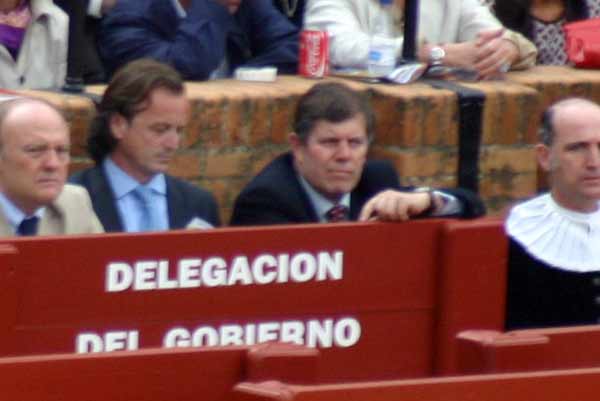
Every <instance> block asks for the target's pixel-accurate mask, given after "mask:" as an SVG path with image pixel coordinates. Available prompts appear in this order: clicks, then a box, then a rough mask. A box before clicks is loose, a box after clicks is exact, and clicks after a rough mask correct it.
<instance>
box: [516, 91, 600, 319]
mask: <svg viewBox="0 0 600 401" xmlns="http://www.w3.org/2000/svg"><path fill="white" fill-rule="evenodd" d="M535 150H536V155H537V160H538V164H539V166H540V167H541V168H542V169H543V170H544V171H545V172H547V173H548V177H549V180H550V192H549V193H547V194H544V195H540V196H538V197H536V198H534V199H532V200H529V201H527V202H524V203H522V204H520V205H517V206H516V207H515V208H513V210H512V211H511V212H510V215H509V217H508V219H507V222H506V231H507V233H508V235H509V237H510V255H509V271H508V293H507V296H508V297H507V317H506V319H507V320H506V327H507V328H508V329H513V328H524V327H545V326H564V325H574V324H592V323H598V322H599V318H600V307H599V304H598V299H600V106H598V105H597V104H595V103H593V102H591V101H589V100H586V99H580V98H570V99H565V100H562V101H559V102H557V103H556V104H554V105H552V106H551V107H550V108H549V109H548V110H547V111H546V112H545V113H544V115H543V117H542V124H541V129H540V143H538V144H537V145H536V147H535Z"/></svg>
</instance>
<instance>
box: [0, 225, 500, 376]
mask: <svg viewBox="0 0 600 401" xmlns="http://www.w3.org/2000/svg"><path fill="white" fill-rule="evenodd" d="M445 224H447V221H444V220H429V221H414V222H410V223H406V224H339V225H335V226H332V225H309V226H293V227H292V226H289V227H269V228H246V229H244V228H242V229H221V230H214V231H211V232H171V233H166V234H145V235H139V234H138V235H127V234H115V235H102V236H82V237H69V238H65V237H62V238H57V237H55V238H37V239H35V238H17V239H9V240H6V241H5V242H4V243H3V244H0V288H3V289H6V290H4V291H2V292H0V314H1V315H2V316H3V318H2V319H0V355H22V354H45V353H56V352H60V353H65V352H74V351H79V352H90V351H111V350H121V349H132V350H134V349H139V348H147V347H161V346H162V347H178V346H189V345H191V346H197V347H201V348H204V347H207V346H213V345H221V346H226V345H252V344H255V343H260V342H265V341H271V340H279V341H288V342H296V343H300V344H304V345H308V346H315V347H317V348H319V349H320V351H321V353H322V358H321V359H320V361H319V363H318V365H317V368H316V369H317V373H316V374H315V379H316V380H318V381H343V380H375V379H377V380H381V379H389V378H400V377H423V376H429V375H431V374H432V373H433V372H434V367H437V372H438V373H444V370H445V369H446V370H450V369H452V368H453V367H454V366H455V359H454V358H455V355H456V353H455V351H453V350H452V349H450V348H452V347H456V342H455V340H454V336H455V335H456V333H457V332H458V330H463V329H465V328H490V329H493V328H497V327H498V326H499V325H501V324H502V319H501V318H499V317H498V316H497V313H496V312H495V311H497V310H499V309H498V308H499V304H502V305H503V297H501V298H499V299H496V298H494V297H493V296H491V297H490V299H488V302H487V303H482V302H471V301H470V300H476V299H478V297H479V295H478V294H481V293H488V294H490V293H491V294H493V292H492V291H490V288H496V287H493V286H490V283H492V284H493V285H495V286H497V285H498V284H497V283H501V282H502V280H503V277H496V278H494V277H492V276H491V275H492V274H501V275H503V274H504V273H503V271H502V272H500V271H499V270H498V269H497V266H498V264H501V263H502V262H503V261H504V259H503V258H504V257H505V256H504V253H505V252H506V251H505V249H504V248H503V245H504V244H503V243H501V242H500V243H499V242H497V238H498V232H499V231H498V227H499V223H498V222H492V223H489V222H488V223H485V222H483V223H482V222H464V223H460V224H459V223H457V222H452V223H450V226H448V228H447V229H444V227H445ZM454 224H459V225H457V226H455V225H454ZM469 227H471V228H469ZM488 237H490V238H491V239H487V238H488ZM474 240H477V241H482V242H484V243H485V244H486V245H485V247H486V248H488V247H489V246H491V245H492V244H494V245H495V246H496V248H499V250H496V249H494V250H491V251H490V250H488V251H487V252H483V251H475V250H474V249H473V241H474ZM442 268H443V269H444V270H443V271H442V275H441V277H443V278H442V280H441V281H440V280H438V279H437V278H436V277H437V276H438V275H439V269H442ZM474 272H475V274H474ZM484 273H485V274H484ZM486 280H487V281H486ZM466 289H468V291H470V292H468V293H465V292H456V293H455V291H465V290H466ZM496 290H497V288H496ZM465 297H470V298H465ZM465 299H468V300H469V302H467V303H465V302H464V300H465ZM486 305H487V306H488V307H489V308H488V309H489V310H491V311H492V312H491V313H489V311H488V313H485V311H484V309H485V307H486ZM461 308H464V309H461ZM472 308H475V309H476V311H475V312H473V311H471V309H472ZM482 308H483V309H482ZM461 310H462V311H461ZM477 319H480V320H477ZM436 328H437V332H436ZM437 355H440V356H441V357H442V358H443V362H442V363H439V364H436V363H435V358H436V356H437Z"/></svg>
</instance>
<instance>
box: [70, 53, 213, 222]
mask: <svg viewBox="0 0 600 401" xmlns="http://www.w3.org/2000/svg"><path fill="white" fill-rule="evenodd" d="M189 109H190V106H189V102H188V100H187V98H186V96H185V91H184V86H183V82H182V80H181V77H180V75H179V74H178V73H177V71H175V70H173V69H172V68H171V67H169V66H167V65H164V64H161V63H159V62H156V61H153V60H144V59H142V60H138V61H134V62H132V63H130V64H128V65H127V66H125V67H124V68H123V69H121V70H119V71H118V72H117V74H115V76H114V77H113V79H112V80H111V82H110V84H109V85H108V87H107V88H106V91H105V92H104V96H103V97H102V101H101V103H100V105H99V106H98V114H97V116H96V118H95V119H94V121H93V122H92V127H91V129H90V135H89V137H88V151H89V153H90V155H91V156H92V158H93V159H94V161H95V162H96V166H95V167H92V168H90V169H87V170H84V171H81V172H79V173H77V174H75V175H74V176H73V177H72V178H71V181H72V182H73V183H76V184H80V185H83V186H85V187H86V188H87V190H88V192H89V193H90V196H91V198H92V203H93V206H94V210H95V211H96V214H97V215H98V217H99V218H100V221H101V222H102V224H103V226H104V228H105V230H106V231H127V232H136V231H156V230H166V229H178V228H207V227H211V226H217V225H218V224H219V217H218V213H217V206H216V202H215V200H214V198H213V196H212V195H211V194H210V193H208V192H207V191H205V190H203V189H200V188H198V187H196V186H194V185H191V184H189V183H187V182H184V181H182V180H179V179H177V178H174V177H171V176H169V175H167V174H165V172H166V170H167V168H168V166H169V162H170V161H171V159H172V157H173V156H174V155H175V152H176V151H177V149H178V147H179V142H180V139H181V135H182V132H183V130H184V128H185V126H186V124H187V122H188V120H189V112H190V110H189Z"/></svg>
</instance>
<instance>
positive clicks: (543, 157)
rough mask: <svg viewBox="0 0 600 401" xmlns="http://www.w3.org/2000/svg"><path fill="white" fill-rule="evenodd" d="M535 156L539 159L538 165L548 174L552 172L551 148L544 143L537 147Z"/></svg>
mask: <svg viewBox="0 0 600 401" xmlns="http://www.w3.org/2000/svg"><path fill="white" fill-rule="evenodd" d="M535 155H536V157H537V161H538V164H539V165H540V167H542V169H543V170H544V171H546V172H549V171H550V167H551V163H550V148H549V147H548V146H546V145H544V144H542V143H538V144H537V145H535Z"/></svg>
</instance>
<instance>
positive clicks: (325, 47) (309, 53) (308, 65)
mask: <svg viewBox="0 0 600 401" xmlns="http://www.w3.org/2000/svg"><path fill="white" fill-rule="evenodd" d="M299 56H300V57H299V60H298V73H299V74H300V75H302V76H303V77H308V78H323V77H324V76H326V75H329V36H328V35H327V32H325V31H310V30H304V31H302V32H301V33H300V55H299Z"/></svg>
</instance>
